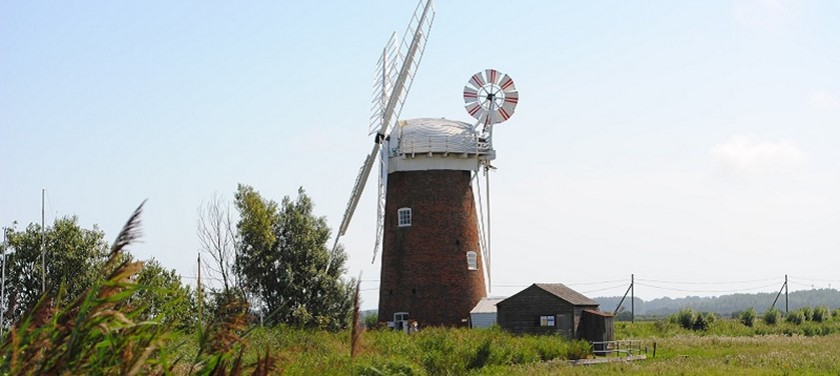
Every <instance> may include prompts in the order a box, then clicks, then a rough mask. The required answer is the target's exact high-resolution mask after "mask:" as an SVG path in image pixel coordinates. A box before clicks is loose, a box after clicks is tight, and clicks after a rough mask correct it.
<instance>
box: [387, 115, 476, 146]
mask: <svg viewBox="0 0 840 376" xmlns="http://www.w3.org/2000/svg"><path fill="white" fill-rule="evenodd" d="M398 138H399V153H406V154H410V153H430V152H431V153H447V152H448V153H471V154H474V153H476V152H481V151H482V150H481V148H482V146H481V144H482V142H481V141H480V140H479V134H478V132H476V131H475V130H474V129H473V125H472V124H469V123H465V122H462V121H454V120H447V119H443V118H420V119H411V120H405V121H401V122H400V129H399V133H398ZM485 151H486V150H485Z"/></svg>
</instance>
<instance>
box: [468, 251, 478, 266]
mask: <svg viewBox="0 0 840 376" xmlns="http://www.w3.org/2000/svg"><path fill="white" fill-rule="evenodd" d="M467 269H469V270H478V257H477V255H476V254H475V252H473V251H469V252H467Z"/></svg>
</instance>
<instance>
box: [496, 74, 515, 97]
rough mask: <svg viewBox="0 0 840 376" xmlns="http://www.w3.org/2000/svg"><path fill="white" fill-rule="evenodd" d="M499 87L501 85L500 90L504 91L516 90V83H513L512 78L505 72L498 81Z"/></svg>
mask: <svg viewBox="0 0 840 376" xmlns="http://www.w3.org/2000/svg"><path fill="white" fill-rule="evenodd" d="M499 87H501V88H502V91H504V92H505V93H507V92H509V91H515V90H516V85H515V84H514V83H513V79H512V78H510V76H508V75H507V74H505V75H504V76H502V80H501V81H499Z"/></svg>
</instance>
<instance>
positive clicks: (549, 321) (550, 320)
mask: <svg viewBox="0 0 840 376" xmlns="http://www.w3.org/2000/svg"><path fill="white" fill-rule="evenodd" d="M540 326H554V316H540Z"/></svg>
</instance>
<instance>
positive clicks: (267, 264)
mask: <svg viewBox="0 0 840 376" xmlns="http://www.w3.org/2000/svg"><path fill="white" fill-rule="evenodd" d="M234 197H235V205H236V208H237V210H238V211H239V217H240V219H239V222H238V223H237V230H238V232H239V238H240V239H241V241H240V243H239V249H238V250H237V254H238V257H237V260H236V268H235V269H236V272H237V274H238V275H239V276H240V277H241V281H240V282H241V284H242V285H243V287H244V288H245V290H246V291H247V292H248V293H249V294H251V295H252V296H254V297H256V298H257V300H258V301H259V303H260V304H261V305H262V307H263V308H264V310H265V312H267V313H268V314H269V317H268V322H269V323H287V324H291V325H296V326H303V327H320V328H327V329H340V328H344V327H346V326H347V324H348V315H349V313H350V309H351V307H352V286H353V282H352V281H350V282H345V281H343V280H342V279H341V275H342V274H343V273H344V263H345V261H346V259H347V256H346V254H345V253H344V250H343V249H342V248H341V247H339V249H337V250H336V252H334V253H332V254H331V252H330V251H329V248H328V247H327V241H328V240H329V238H330V230H329V228H328V227H327V224H326V219H324V217H315V215H314V214H313V207H314V204H313V202H312V200H311V199H310V198H309V196H307V195H306V193H305V192H304V190H303V188H300V189H299V190H298V197H297V198H296V199H295V200H292V199H291V198H289V197H288V196H286V197H284V198H283V201H282V203H281V204H280V205H279V206H278V205H277V203H275V202H274V201H270V200H265V199H263V198H262V196H260V194H259V193H258V192H257V191H255V190H254V189H253V188H252V187H249V186H246V185H241V184H240V185H239V187H238V189H237V192H236V195H235V196H234Z"/></svg>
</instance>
